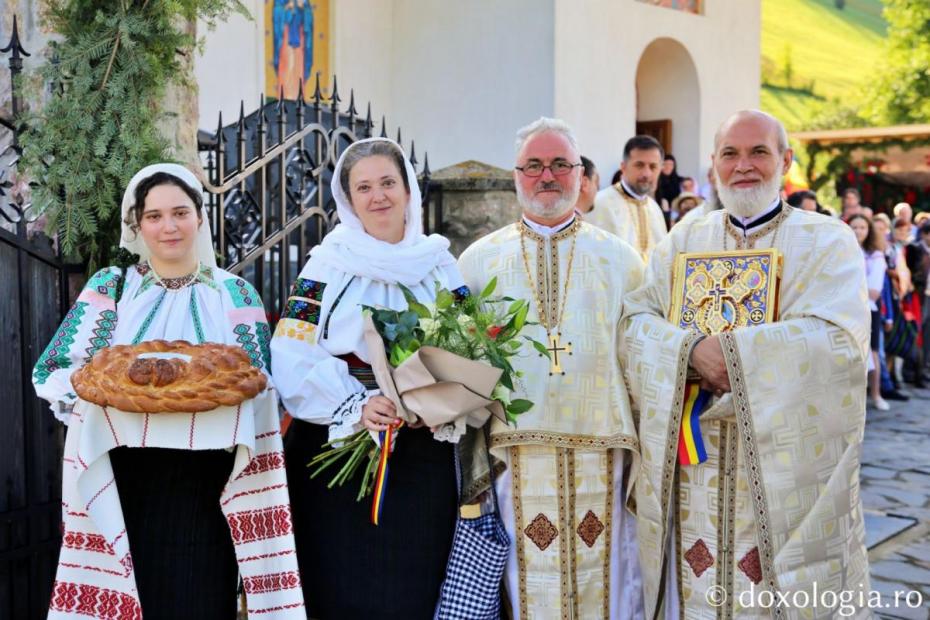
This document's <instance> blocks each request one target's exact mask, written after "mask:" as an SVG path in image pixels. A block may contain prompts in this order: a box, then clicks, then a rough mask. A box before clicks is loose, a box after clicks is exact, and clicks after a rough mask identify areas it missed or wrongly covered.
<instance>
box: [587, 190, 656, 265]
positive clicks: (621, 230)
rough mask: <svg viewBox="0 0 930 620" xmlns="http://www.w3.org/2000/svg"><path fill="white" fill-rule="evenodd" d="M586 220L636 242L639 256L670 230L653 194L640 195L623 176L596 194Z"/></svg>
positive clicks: (628, 241) (634, 243)
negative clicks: (651, 195)
mask: <svg viewBox="0 0 930 620" xmlns="http://www.w3.org/2000/svg"><path fill="white" fill-rule="evenodd" d="M584 220H585V221H586V222H588V223H589V224H594V225H595V226H597V227H599V228H603V229H604V230H606V231H607V232H610V233H613V234H615V235H617V236H618V237H620V238H621V239H623V240H624V241H626V242H627V243H629V244H630V245H631V246H633V247H634V248H635V249H636V250H637V251H638V252H639V256H640V258H642V259H643V260H644V261H648V260H649V253H650V252H652V248H654V247H655V246H656V244H657V243H659V241H661V240H662V239H663V238H665V235H667V234H668V228H667V227H666V226H665V217H664V216H663V215H662V209H661V208H659V205H658V204H656V201H655V200H653V199H652V197H650V196H648V195H646V196H640V195H639V194H637V193H636V192H634V191H633V190H632V189H630V186H629V185H627V184H626V182H625V181H624V180H623V179H621V180H620V181H619V182H618V183H615V184H614V185H611V186H610V187H605V188H604V189H602V190H601V191H599V192H598V193H597V196H596V197H595V198H594V208H593V209H591V211H589V212H588V213H586V214H585V216H584Z"/></svg>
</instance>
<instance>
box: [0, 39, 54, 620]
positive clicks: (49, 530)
mask: <svg viewBox="0 0 930 620" xmlns="http://www.w3.org/2000/svg"><path fill="white" fill-rule="evenodd" d="M13 24H14V25H13V33H12V36H11V38H10V41H9V43H8V44H7V45H6V46H5V47H3V48H2V49H0V53H2V54H9V68H10V79H11V81H12V80H13V79H14V78H15V77H16V75H17V74H19V72H20V71H21V70H22V56H24V55H28V54H26V51H25V50H24V49H23V48H22V46H21V45H20V41H19V36H18V32H17V27H16V22H15V21H14V22H13ZM12 83H13V84H14V88H15V81H14V82H12ZM20 106H21V102H20V101H19V99H18V97H17V94H16V92H15V90H14V91H13V99H12V115H11V116H10V117H9V118H3V117H0V328H2V334H3V338H4V341H3V353H2V354H0V403H2V404H0V618H42V617H45V614H46V613H47V610H48V601H49V595H50V593H51V587H52V579H53V577H54V575H55V566H56V564H57V561H58V548H59V545H60V542H61V533H60V523H61V453H62V447H63V444H64V432H63V429H62V428H61V424H59V423H58V422H57V421H56V420H55V418H54V417H53V416H52V415H51V414H50V413H49V412H48V410H47V408H46V406H45V405H44V403H41V402H40V401H39V399H37V398H36V396H35V393H34V392H33V391H32V383H31V376H32V367H33V365H34V364H35V362H36V360H37V359H38V357H39V355H40V354H41V353H42V351H43V350H44V348H45V345H46V344H47V343H48V342H49V340H51V338H52V336H53V335H54V332H55V330H56V328H57V326H58V323H59V322H60V321H61V317H62V316H63V315H64V313H65V311H66V310H67V304H68V292H67V282H68V280H67V270H66V269H65V268H64V267H63V265H62V264H61V261H60V259H59V257H58V254H57V252H56V251H55V250H54V248H53V246H52V243H51V240H49V239H48V238H47V237H45V236H44V235H43V234H42V233H41V232H37V231H35V230H33V229H34V228H38V227H37V226H34V224H35V222H33V220H34V218H35V215H34V213H32V210H31V207H30V205H29V204H28V203H27V202H26V201H25V199H24V197H23V193H22V192H21V191H20V190H21V189H22V188H21V187H20V185H19V184H18V183H17V179H16V177H15V170H16V160H17V158H18V157H19V154H20V151H19V147H18V144H17V126H16V118H17V113H18V111H19V109H20Z"/></svg>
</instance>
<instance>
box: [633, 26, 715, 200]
mask: <svg viewBox="0 0 930 620" xmlns="http://www.w3.org/2000/svg"><path fill="white" fill-rule="evenodd" d="M700 119H701V92H700V87H699V85H698V77H697V69H696V67H695V66H694V61H693V60H692V59H691V54H689V53H688V50H687V49H686V48H685V46H684V45H682V44H681V43H679V42H678V41H676V40H675V39H670V38H665V37H663V38H659V39H655V40H654V41H652V42H651V43H650V44H649V45H647V46H646V49H645V50H644V51H643V54H642V56H640V58H639V65H638V66H637V68H636V133H647V134H649V135H652V136H655V137H656V138H657V139H658V140H659V142H661V143H662V144H663V146H664V147H665V148H666V150H667V151H668V152H670V153H672V154H674V155H675V159H676V160H677V161H678V174H680V175H681V176H691V177H695V179H696V180H697V181H698V183H700V182H701V181H702V179H701V171H700V168H701V166H702V165H706V163H707V162H705V161H704V159H706V156H705V155H704V154H702V153H700Z"/></svg>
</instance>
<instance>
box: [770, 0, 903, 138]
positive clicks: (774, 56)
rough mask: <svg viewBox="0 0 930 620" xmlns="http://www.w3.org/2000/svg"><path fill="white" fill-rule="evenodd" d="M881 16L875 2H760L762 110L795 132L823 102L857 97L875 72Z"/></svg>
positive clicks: (881, 36) (878, 1)
mask: <svg viewBox="0 0 930 620" xmlns="http://www.w3.org/2000/svg"><path fill="white" fill-rule="evenodd" d="M881 13H882V2H881V0H846V7H845V8H844V9H842V10H840V9H837V8H836V5H835V2H834V0H762V80H763V86H762V90H761V94H760V99H761V106H762V109H763V110H766V111H768V112H770V113H772V114H774V115H776V116H778V117H779V118H782V119H783V120H784V121H785V123H786V124H788V125H789V129H797V128H799V127H801V126H802V125H804V123H805V122H806V121H807V120H808V119H810V118H811V117H812V116H813V115H815V114H816V113H817V111H818V110H819V109H820V107H822V106H823V104H824V102H826V101H828V100H832V99H839V100H840V101H847V100H850V101H852V99H851V98H856V97H861V96H862V93H863V92H864V91H865V88H866V85H867V83H868V81H869V80H870V79H871V78H872V77H873V76H874V75H875V72H876V71H877V70H878V69H879V67H878V63H879V59H880V53H881V46H882V43H883V41H884V38H885V21H884V20H883V19H882V14H881ZM788 64H790V67H791V69H790V73H791V77H790V84H789V82H788V75H787V73H788V72H787V71H786V65H788Z"/></svg>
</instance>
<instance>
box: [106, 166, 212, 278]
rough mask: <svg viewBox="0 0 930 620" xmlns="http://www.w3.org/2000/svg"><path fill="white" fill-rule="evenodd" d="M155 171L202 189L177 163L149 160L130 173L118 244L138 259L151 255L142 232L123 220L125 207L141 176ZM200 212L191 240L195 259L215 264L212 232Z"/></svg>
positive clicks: (126, 212)
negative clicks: (198, 223)
mask: <svg viewBox="0 0 930 620" xmlns="http://www.w3.org/2000/svg"><path fill="white" fill-rule="evenodd" d="M158 172H165V173H167V174H170V175H171V176H173V177H177V178H178V179H180V180H181V182H183V183H184V184H185V185H187V186H188V187H189V188H191V189H192V190H194V191H195V192H197V193H198V194H202V193H203V185H201V184H200V181H199V180H197V177H195V176H194V173H193V172H191V171H190V170H188V169H187V168H185V167H184V166H181V165H178V164H152V165H151V166H146V167H145V168H143V169H142V170H140V171H139V172H137V173H135V174H134V175H133V177H132V179H130V180H129V185H127V186H126V192H125V193H124V194H123V205H122V219H121V222H122V231H123V232H122V235H121V236H120V240H119V245H120V247H121V248H126V249H127V250H129V251H130V252H132V253H133V254H138V255H139V259H140V260H142V261H145V260H148V258H149V256H150V255H151V252H150V251H149V247H148V246H147V245H145V241H144V240H143V239H142V236H141V235H139V234H138V232H133V230H132V229H131V228H130V227H129V224H127V223H126V222H127V221H130V217H129V209H131V208H132V206H133V205H134V204H135V202H136V196H135V194H136V187H137V186H138V185H139V183H141V182H142V180H143V179H147V178H148V177H150V176H152V175H154V174H156V173H158ZM201 215H202V216H203V218H202V222H201V224H200V229H199V230H198V232H197V239H196V240H195V241H194V250H195V251H196V252H197V259H198V260H199V261H200V262H201V263H203V264H204V265H205V266H207V267H214V268H215V267H216V255H215V254H214V252H213V235H212V234H211V232H210V220H209V218H207V217H206V213H205V212H204V211H201ZM136 224H138V222H136Z"/></svg>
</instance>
